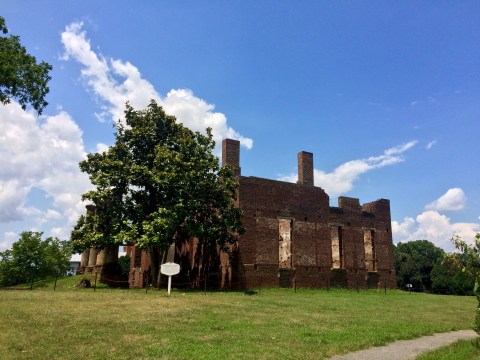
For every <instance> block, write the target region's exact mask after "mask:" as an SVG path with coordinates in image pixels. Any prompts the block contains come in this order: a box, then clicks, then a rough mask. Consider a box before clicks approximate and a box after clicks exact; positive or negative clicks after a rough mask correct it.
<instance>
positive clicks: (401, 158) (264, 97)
mask: <svg viewBox="0 0 480 360" xmlns="http://www.w3.org/2000/svg"><path fill="white" fill-rule="evenodd" d="M66 4H67V3H65V2H64V1H42V2H38V1H9V0H3V1H2V6H1V13H0V16H3V17H5V19H6V23H7V26H8V28H9V30H10V32H11V33H13V34H16V35H20V37H21V42H22V44H23V45H25V46H26V47H27V49H28V50H29V52H30V53H31V54H33V55H34V56H36V57H37V59H42V60H45V61H47V62H49V63H50V64H52V65H53V72H52V80H51V82H50V93H49V95H48V97H47V100H48V102H49V106H48V107H47V109H46V110H45V111H44V115H43V116H41V117H38V116H37V115H36V114H35V113H34V112H32V111H28V112H23V111H22V110H21V109H20V108H19V106H18V104H17V103H15V102H12V104H10V105H8V106H0V126H1V128H2V133H1V134H0V251H2V250H3V249H6V248H8V247H10V246H11V243H12V242H13V241H15V240H17V239H18V234H19V233H20V232H21V231H25V230H37V231H44V232H45V234H46V235H48V236H50V235H53V236H58V237H60V238H62V239H67V238H68V236H69V233H70V230H71V227H72V226H73V224H74V223H75V221H76V219H77V218H78V216H79V215H80V214H81V213H82V212H83V211H84V204H82V203H81V201H80V194H81V193H83V192H85V191H86V190H87V189H88V188H89V183H88V179H87V177H86V176H85V174H82V173H81V172H80V171H79V169H78V162H79V161H80V160H82V159H83V158H84V157H85V154H86V153H88V152H95V151H101V150H102V149H105V147H106V146H108V145H110V144H112V141H113V127H112V121H113V120H114V119H118V118H121V117H122V111H123V108H124V103H125V101H127V100H128V101H130V103H131V104H132V105H133V106H135V107H137V108H143V107H145V106H146V105H147V104H148V102H149V100H150V99H151V98H154V99H156V100H157V101H158V102H159V103H160V104H162V105H163V106H164V108H165V109H166V110H167V111H168V112H170V113H172V114H174V115H176V116H177V118H178V119H179V120H180V121H182V122H183V123H184V124H186V125H187V126H189V127H191V128H192V129H194V130H203V129H204V128H205V127H207V126H210V127H212V128H213V131H214V135H215V138H216V140H217V141H218V142H220V141H221V139H222V138H224V137H234V138H237V139H239V140H240V141H241V143H242V145H243V146H242V148H241V167H242V174H243V175H247V176H248V175H253V176H260V177H266V178H273V179H281V180H285V181H295V180H296V166H297V164H296V154H297V152H299V151H302V150H305V151H310V152H313V153H314V166H315V185H316V186H320V187H322V188H324V189H325V190H326V191H327V193H328V194H329V195H330V202H331V205H332V206H335V205H336V198H337V197H338V196H351V197H356V198H359V199H360V202H361V203H364V202H369V201H372V200H375V199H377V198H387V199H390V200H391V210H392V230H393V234H394V241H395V242H398V241H409V240H415V239H427V240H430V241H432V242H434V243H435V244H437V245H438V246H441V247H443V248H444V249H446V250H451V245H450V242H449V238H450V237H451V236H452V235H454V234H459V235H461V236H463V237H464V238H465V239H467V240H469V239H472V238H473V236H474V234H475V233H476V232H480V218H479V216H480V189H479V186H478V184H479V183H480V170H479V166H478V139H479V135H480V131H479V129H480V125H479V120H480V119H479V116H480V101H479V100H480V66H479V65H480V46H479V44H480V5H479V3H478V1H463V2H456V1H455V2H454V1H431V2H430V1H402V2H388V1H230V2H221V1H208V2H207V1H155V2H153V1H135V2H132V1H128V2H127V1H101V2H100V1H88V0H86V1H82V2H68V5H66Z"/></svg>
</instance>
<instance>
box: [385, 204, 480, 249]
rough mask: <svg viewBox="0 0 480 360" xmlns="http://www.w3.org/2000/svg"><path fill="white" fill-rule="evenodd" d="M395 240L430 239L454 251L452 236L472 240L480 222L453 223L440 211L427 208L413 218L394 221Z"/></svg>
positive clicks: (479, 227)
mask: <svg viewBox="0 0 480 360" xmlns="http://www.w3.org/2000/svg"><path fill="white" fill-rule="evenodd" d="M392 232H393V238H394V242H395V243H398V242H407V241H413V240H428V241H431V242H432V243H434V244H435V245H436V246H439V247H441V248H443V249H445V250H446V251H452V250H453V245H452V243H451V241H450V239H451V238H452V236H454V235H459V236H460V237H461V238H462V239H464V240H466V241H471V240H472V239H473V238H474V237H475V234H477V233H479V232H480V224H476V223H452V222H451V220H450V218H448V217H447V216H445V215H442V214H440V213H439V212H438V211H434V210H427V211H424V212H422V213H421V214H420V215H418V216H417V217H416V219H415V220H414V219H413V218H410V217H407V218H405V219H404V220H403V222H401V223H399V222H397V221H392Z"/></svg>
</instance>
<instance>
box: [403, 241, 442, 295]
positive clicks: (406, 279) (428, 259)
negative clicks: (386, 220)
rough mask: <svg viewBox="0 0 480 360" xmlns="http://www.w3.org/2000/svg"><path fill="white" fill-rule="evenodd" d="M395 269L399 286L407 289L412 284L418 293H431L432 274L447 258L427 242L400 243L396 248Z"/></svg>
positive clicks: (440, 250) (437, 248)
mask: <svg viewBox="0 0 480 360" xmlns="http://www.w3.org/2000/svg"><path fill="white" fill-rule="evenodd" d="M394 254H395V269H396V272H397V285H398V287H399V288H400V289H405V288H406V285H407V284H412V285H413V289H414V290H416V291H431V290H432V280H431V277H430V274H431V272H432V269H433V267H434V266H435V264H437V263H439V262H440V261H441V260H442V259H443V257H444V256H445V252H444V251H443V250H442V249H441V248H439V247H436V246H435V245H434V244H433V243H431V242H430V241H427V240H416V241H409V242H405V243H399V244H398V245H397V246H396V247H395V251H394Z"/></svg>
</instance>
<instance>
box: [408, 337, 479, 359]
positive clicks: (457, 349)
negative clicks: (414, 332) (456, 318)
mask: <svg viewBox="0 0 480 360" xmlns="http://www.w3.org/2000/svg"><path fill="white" fill-rule="evenodd" d="M478 359H480V349H478V348H476V347H474V346H473V345H472V341H471V340H461V341H457V342H456V343H454V344H452V345H450V346H446V347H443V348H440V349H438V350H435V351H432V352H429V353H426V354H423V355H420V356H418V357H417V358H416V359H415V360H478Z"/></svg>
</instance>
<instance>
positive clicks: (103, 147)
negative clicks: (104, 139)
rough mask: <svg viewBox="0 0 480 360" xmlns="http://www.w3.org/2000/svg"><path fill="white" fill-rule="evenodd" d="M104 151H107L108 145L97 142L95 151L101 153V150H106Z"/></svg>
mask: <svg viewBox="0 0 480 360" xmlns="http://www.w3.org/2000/svg"><path fill="white" fill-rule="evenodd" d="M106 151H108V145H105V144H102V143H98V144H97V152H98V153H102V152H106Z"/></svg>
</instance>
